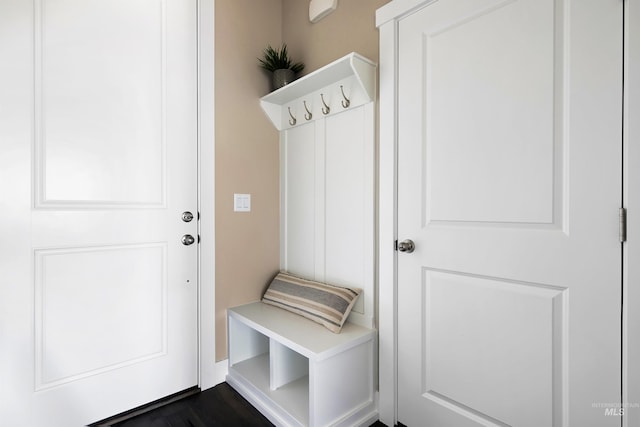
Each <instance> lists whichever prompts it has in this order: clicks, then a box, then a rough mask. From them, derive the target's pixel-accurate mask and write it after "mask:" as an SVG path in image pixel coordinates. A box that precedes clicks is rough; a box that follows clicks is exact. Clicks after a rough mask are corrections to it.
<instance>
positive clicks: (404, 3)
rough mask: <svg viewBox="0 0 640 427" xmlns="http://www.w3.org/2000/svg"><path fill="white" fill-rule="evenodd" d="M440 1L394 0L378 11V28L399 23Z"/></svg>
mask: <svg viewBox="0 0 640 427" xmlns="http://www.w3.org/2000/svg"><path fill="white" fill-rule="evenodd" d="M434 1H438V0H394V1H392V2H389V3H387V4H386V5H384V6H382V7H381V8H380V9H378V10H377V11H376V26H378V27H381V26H383V25H384V24H387V23H388V22H390V21H397V20H398V19H400V18H401V17H404V16H406V15H409V14H411V13H413V12H415V11H416V10H418V9H421V8H423V7H425V6H426V5H427V4H429V3H432V2H434Z"/></svg>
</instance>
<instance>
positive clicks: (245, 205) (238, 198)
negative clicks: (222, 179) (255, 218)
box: [233, 194, 251, 212]
mask: <svg viewBox="0 0 640 427" xmlns="http://www.w3.org/2000/svg"><path fill="white" fill-rule="evenodd" d="M233 211H234V212H251V194H234V195H233Z"/></svg>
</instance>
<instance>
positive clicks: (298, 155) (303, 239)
mask: <svg viewBox="0 0 640 427" xmlns="http://www.w3.org/2000/svg"><path fill="white" fill-rule="evenodd" d="M315 126H316V124H315V122H313V123H309V124H305V125H302V126H298V127H295V128H293V129H290V130H287V131H284V132H283V142H282V155H283V157H282V166H281V167H282V174H281V179H282V195H281V197H282V210H281V215H282V232H283V237H282V243H283V244H284V251H283V252H284V257H283V259H282V260H281V264H282V268H283V269H285V270H287V271H289V272H291V273H292V274H297V275H300V276H302V277H315V264H314V260H315V238H314V233H315V221H316V206H315V149H316V147H315Z"/></svg>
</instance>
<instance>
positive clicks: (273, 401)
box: [227, 302, 378, 427]
mask: <svg viewBox="0 0 640 427" xmlns="http://www.w3.org/2000/svg"><path fill="white" fill-rule="evenodd" d="M227 320H228V328H229V329H228V337H229V344H228V350H229V374H228V375H227V382H228V383H229V384H230V385H231V386H232V387H233V388H235V389H236V390H237V391H238V392H239V393H240V394H241V395H242V396H244V398H245V399H247V400H248V401H249V402H251V404H253V405H254V406H255V407H256V408H258V410H260V412H262V413H263V414H264V415H265V416H266V417H267V418H268V419H269V420H270V421H271V422H273V423H274V424H275V425H277V426H309V427H319V426H345V427H346V426H369V425H371V424H373V423H374V422H375V421H376V420H377V419H378V412H377V408H376V404H375V401H374V377H373V374H374V348H375V342H376V331H375V330H373V329H368V328H365V327H362V326H359V325H356V324H353V323H349V322H347V323H345V325H344V326H343V328H342V332H341V333H339V334H335V333H333V332H331V331H329V330H327V329H326V328H324V327H323V326H322V325H319V324H317V323H315V322H312V321H310V320H308V319H305V318H303V317H301V316H298V315H296V314H294V313H291V312H288V311H285V310H283V309H280V308H278V307H274V306H270V305H267V304H264V303H262V302H254V303H250V304H246V305H243V306H239V307H235V308H231V309H229V310H228V314H227Z"/></svg>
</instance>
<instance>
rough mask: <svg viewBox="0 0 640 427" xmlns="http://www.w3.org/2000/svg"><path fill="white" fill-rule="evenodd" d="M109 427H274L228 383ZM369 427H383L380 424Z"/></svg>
mask: <svg viewBox="0 0 640 427" xmlns="http://www.w3.org/2000/svg"><path fill="white" fill-rule="evenodd" d="M110 425H111V426H112V427H217V426H220V427H271V426H273V424H271V422H270V421H269V420H268V419H267V418H265V417H264V416H263V415H262V414H261V413H260V412H259V411H258V410H257V409H256V408H254V407H253V406H251V404H250V403H249V402H247V401H246V400H245V399H244V398H243V397H242V396H240V394H238V392H237V391H235V390H234V389H233V388H232V387H231V386H230V385H229V384H227V383H222V384H218V385H217V386H215V387H213V388H211V389H209V390H206V391H203V392H201V393H197V394H194V395H191V396H189V397H186V398H184V399H182V400H178V401H176V402H172V403H169V404H167V405H165V406H161V407H159V408H156V409H154V410H152V411H150V412H147V413H144V414H142V415H138V416H135V417H133V418H130V419H127V420H125V421H121V422H117V423H115V424H110ZM371 427H386V426H385V425H384V424H382V423H381V422H380V421H377V422H376V423H375V424H372V425H371Z"/></svg>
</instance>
